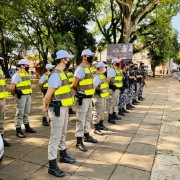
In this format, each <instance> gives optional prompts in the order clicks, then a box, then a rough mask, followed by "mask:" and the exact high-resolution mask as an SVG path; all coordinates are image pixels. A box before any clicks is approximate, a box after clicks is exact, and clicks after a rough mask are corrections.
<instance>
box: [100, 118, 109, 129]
mask: <svg viewBox="0 0 180 180" xmlns="http://www.w3.org/2000/svg"><path fill="white" fill-rule="evenodd" d="M99 129H100V130H104V131H108V128H107V127H106V126H104V124H103V120H100V121H99Z"/></svg>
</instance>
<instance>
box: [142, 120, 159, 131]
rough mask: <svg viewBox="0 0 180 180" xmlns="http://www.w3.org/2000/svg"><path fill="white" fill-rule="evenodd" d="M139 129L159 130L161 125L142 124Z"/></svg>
mask: <svg viewBox="0 0 180 180" xmlns="http://www.w3.org/2000/svg"><path fill="white" fill-rule="evenodd" d="M139 128H143V129H155V130H160V128H161V125H160V124H153V123H147V122H142V123H141V125H140V127H139Z"/></svg>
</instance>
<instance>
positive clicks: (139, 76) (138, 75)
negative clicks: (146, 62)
mask: <svg viewBox="0 0 180 180" xmlns="http://www.w3.org/2000/svg"><path fill="white" fill-rule="evenodd" d="M135 70H136V79H137V91H136V92H137V96H138V100H139V101H143V100H144V99H143V98H142V97H141V96H142V93H141V87H142V78H143V77H142V71H141V69H140V68H138V65H136V66H135Z"/></svg>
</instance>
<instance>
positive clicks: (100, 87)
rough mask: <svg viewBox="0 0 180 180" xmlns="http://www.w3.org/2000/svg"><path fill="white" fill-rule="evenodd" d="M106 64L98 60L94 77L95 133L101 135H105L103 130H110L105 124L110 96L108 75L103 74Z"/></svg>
mask: <svg viewBox="0 0 180 180" xmlns="http://www.w3.org/2000/svg"><path fill="white" fill-rule="evenodd" d="M106 66H107V65H105V64H104V63H103V62H98V63H97V65H96V67H97V72H96V74H95V76H94V78H93V85H94V89H95V95H94V98H93V102H94V111H95V112H94V115H93V124H94V133H95V134H99V135H103V133H102V132H101V130H105V131H107V130H108V128H106V127H105V126H104V125H103V121H104V112H105V110H106V100H107V98H108V97H109V84H108V83H107V81H106V76H105V75H104V74H103V72H104V69H105V67H106Z"/></svg>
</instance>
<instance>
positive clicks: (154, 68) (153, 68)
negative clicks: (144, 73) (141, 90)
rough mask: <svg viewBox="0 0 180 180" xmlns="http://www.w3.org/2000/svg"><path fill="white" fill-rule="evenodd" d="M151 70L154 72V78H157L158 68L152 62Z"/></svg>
mask: <svg viewBox="0 0 180 180" xmlns="http://www.w3.org/2000/svg"><path fill="white" fill-rule="evenodd" d="M151 70H152V72H153V77H155V70H156V66H155V65H154V64H153V63H152V62H151Z"/></svg>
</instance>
